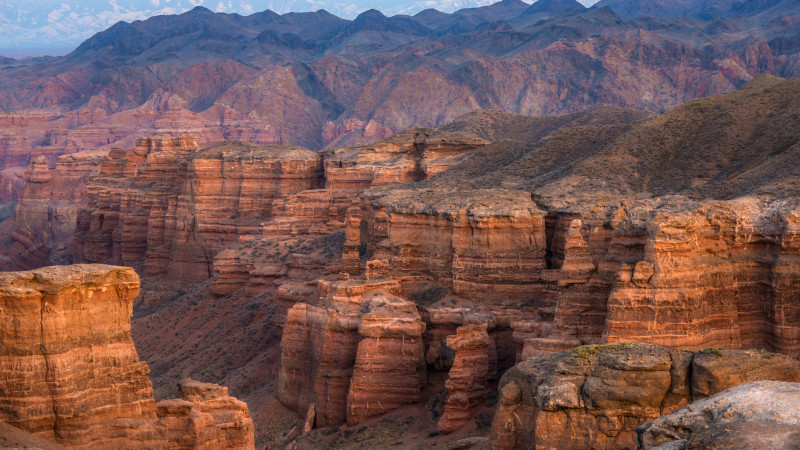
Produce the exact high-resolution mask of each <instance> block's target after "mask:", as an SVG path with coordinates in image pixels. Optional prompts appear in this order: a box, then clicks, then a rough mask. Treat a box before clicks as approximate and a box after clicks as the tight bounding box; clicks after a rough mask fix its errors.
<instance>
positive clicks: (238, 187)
mask: <svg viewBox="0 0 800 450" xmlns="http://www.w3.org/2000/svg"><path fill="white" fill-rule="evenodd" d="M320 169H321V161H320V159H319V156H318V155H317V154H315V153H313V152H310V151H308V150H305V149H300V148H290V147H264V146H256V145H252V144H242V143H236V142H231V143H224V144H219V145H217V146H214V147H210V148H207V149H204V150H199V148H198V144H197V139H196V138H192V137H182V138H177V139H150V140H142V141H140V142H139V144H138V145H137V147H135V148H134V149H132V150H130V151H128V152H122V151H114V152H111V154H110V155H109V157H108V158H107V159H106V160H105V161H104V164H103V168H102V169H101V173H100V176H98V177H97V178H95V180H94V181H93V182H92V184H91V185H90V187H89V201H88V206H87V208H86V209H85V210H83V211H82V212H81V215H80V217H79V219H78V226H77V231H76V244H75V250H76V256H77V257H78V258H81V259H83V260H88V261H112V262H115V261H116V262H121V263H125V264H129V265H133V266H136V267H141V268H142V270H143V272H144V274H145V275H147V276H150V277H153V276H161V275H165V274H166V273H167V272H169V274H170V280H171V281H172V282H188V281H195V282H199V281H205V280H206V279H208V278H210V277H211V275H212V267H211V264H212V262H213V257H214V256H215V255H216V253H217V252H219V251H220V250H222V249H224V248H226V247H227V246H232V245H236V244H238V242H239V238H240V237H245V236H248V235H255V234H258V233H259V232H260V231H261V223H262V222H263V221H265V220H269V219H270V218H271V217H272V209H273V202H274V200H275V199H276V198H280V197H283V196H286V195H289V194H292V193H295V192H299V191H303V190H306V189H309V188H314V187H317V185H318V183H319V182H320ZM126 177H132V179H130V180H129V179H128V178H126ZM222 266H223V265H222V264H220V267H222ZM223 291H226V289H223V288H220V292H223Z"/></svg>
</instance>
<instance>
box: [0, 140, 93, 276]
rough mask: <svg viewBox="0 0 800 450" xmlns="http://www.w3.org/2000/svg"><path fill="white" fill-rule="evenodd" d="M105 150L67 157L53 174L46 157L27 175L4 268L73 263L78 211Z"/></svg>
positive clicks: (64, 157)
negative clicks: (89, 181)
mask: <svg viewBox="0 0 800 450" xmlns="http://www.w3.org/2000/svg"><path fill="white" fill-rule="evenodd" d="M105 154H106V152H105V151H102V150H100V151H83V152H78V153H73V154H70V155H63V156H60V157H59V158H58V160H57V161H56V164H55V167H54V168H53V169H50V168H49V167H48V165H47V160H46V158H45V157H44V156H40V157H38V158H36V159H34V160H33V161H32V162H31V163H30V165H29V166H28V168H27V169H26V170H25V172H24V174H23V177H24V179H25V190H24V191H23V193H22V195H21V197H20V199H19V201H18V202H17V206H16V210H15V215H14V227H13V230H12V232H11V234H10V238H11V242H9V243H8V244H7V247H6V249H7V250H6V251H5V252H4V253H5V254H4V255H0V257H4V258H7V259H6V260H5V261H4V262H3V263H2V264H1V266H2V267H4V268H5V269H6V270H25V269H32V268H36V267H41V266H45V265H48V264H52V263H70V262H72V241H73V235H74V233H75V223H76V220H77V216H78V210H79V209H80V206H81V204H82V203H83V202H84V201H85V199H86V186H87V180H88V178H89V177H91V176H92V175H95V174H96V173H97V172H98V170H99V163H100V161H101V160H102V158H103V157H104V156H105Z"/></svg>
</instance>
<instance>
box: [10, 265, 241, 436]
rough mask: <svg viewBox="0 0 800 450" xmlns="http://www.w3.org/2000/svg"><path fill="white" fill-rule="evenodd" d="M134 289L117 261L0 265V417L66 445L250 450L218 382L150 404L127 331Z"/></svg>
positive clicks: (237, 407)
mask: <svg viewBox="0 0 800 450" xmlns="http://www.w3.org/2000/svg"><path fill="white" fill-rule="evenodd" d="M138 292H139V277H138V276H137V275H136V273H135V272H134V271H133V270H132V269H129V268H123V267H113V266H102V265H75V266H57V267H47V268H43V269H38V270H35V271H32V272H4V273H0V303H2V311H1V312H0V320H2V322H3V326H2V329H3V330H4V333H3V338H2V340H3V342H2V344H3V345H2V346H1V347H0V348H2V352H0V353H2V354H0V372H2V373H3V374H4V376H3V377H2V380H3V381H2V382H0V392H2V393H3V398H2V399H0V420H2V421H4V422H8V423H9V424H11V425H13V426H16V427H19V428H21V429H23V430H26V431H28V432H30V433H32V434H34V435H36V436H39V437H42V438H45V439H48V440H51V441H55V442H57V443H59V444H64V445H67V446H69V447H72V448H98V447H108V448H110V447H114V448H164V447H170V448H247V447H250V448H252V447H253V425H252V420H251V419H250V417H249V413H248V411H247V407H246V406H245V405H244V404H242V403H241V402H238V401H237V400H235V399H232V398H230V397H228V396H227V390H225V388H222V387H219V386H199V387H195V385H194V384H191V383H188V384H183V385H182V390H183V395H182V398H181V399H180V400H176V401H172V403H167V404H164V403H163V402H162V403H159V404H158V405H156V403H155V400H154V399H153V389H152V385H151V383H150V380H149V379H148V377H147V374H148V372H149V369H148V367H147V364H146V363H145V362H143V361H140V360H139V356H138V355H137V353H136V349H135V348H134V345H133V341H132V340H131V335H130V316H131V312H132V306H133V299H134V297H136V295H137V294H138ZM176 402H177V404H176ZM184 424H191V426H189V427H187V426H186V425H184ZM187 433H188V434H187Z"/></svg>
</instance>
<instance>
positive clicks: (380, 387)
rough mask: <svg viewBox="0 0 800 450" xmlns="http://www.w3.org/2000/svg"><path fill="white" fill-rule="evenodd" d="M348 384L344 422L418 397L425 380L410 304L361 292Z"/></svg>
mask: <svg viewBox="0 0 800 450" xmlns="http://www.w3.org/2000/svg"><path fill="white" fill-rule="evenodd" d="M365 301H366V307H367V312H366V313H365V314H364V315H363V316H362V317H361V324H360V325H359V329H358V332H359V334H360V335H361V336H362V338H363V339H362V340H361V342H359V343H358V350H357V352H356V360H355V365H354V366H353V376H352V378H351V379H350V390H349V392H348V394H347V423H348V425H355V424H358V423H361V422H364V421H366V420H368V419H369V418H371V417H374V416H377V415H381V414H383V413H385V412H388V411H391V410H393V409H396V408H398V407H400V406H402V405H406V404H409V403H416V402H418V401H420V399H421V392H422V386H423V384H424V383H425V378H426V375H425V348H424V345H423V343H422V332H423V331H425V324H424V323H423V322H422V320H421V319H420V316H419V312H418V311H417V307H416V305H414V304H413V303H411V302H409V301H406V300H404V299H402V298H399V297H395V296H391V295H386V294H382V293H381V294H377V293H376V294H374V295H371V296H367V297H366V298H365Z"/></svg>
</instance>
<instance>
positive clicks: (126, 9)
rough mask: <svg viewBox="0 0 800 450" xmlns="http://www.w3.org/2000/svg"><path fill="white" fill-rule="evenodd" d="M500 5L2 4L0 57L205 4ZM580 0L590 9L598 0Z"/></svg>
mask: <svg viewBox="0 0 800 450" xmlns="http://www.w3.org/2000/svg"><path fill="white" fill-rule="evenodd" d="M495 1H499V0H0V55H3V56H7V57H13V58H19V57H24V56H41V55H45V54H50V55H60V54H66V53H68V52H69V51H71V50H72V49H74V48H75V47H77V46H78V45H79V44H80V43H81V42H83V41H84V40H86V39H88V38H90V37H91V36H92V35H94V34H95V33H97V32H98V31H102V30H105V29H107V28H109V27H110V26H111V25H114V24H115V23H117V22H119V21H121V20H123V21H126V22H132V21H134V20H143V19H146V18H148V17H152V16H155V15H160V14H180V13H182V12H185V11H187V10H189V9H192V8H194V7H195V6H200V5H202V6H204V7H206V8H208V9H210V10H212V11H217V12H229V13H234V12H235V13H238V14H242V15H249V14H253V13H255V12H259V11H264V10H265V9H271V10H272V11H275V12H277V13H280V14H283V13H287V12H302V11H316V10H318V9H325V10H327V11H329V12H331V13H333V14H336V15H337V16H339V17H343V18H346V19H352V18H353V17H355V16H357V15H358V14H359V13H361V12H363V11H365V10H367V9H370V8H375V9H378V10H380V11H382V12H383V13H384V14H386V15H389V16H391V15H394V14H414V13H417V12H419V11H422V10H423V9H427V8H435V9H438V10H440V11H444V12H453V11H456V10H458V9H461V8H471V7H475V6H485V5H489V4H491V3H494V2H495ZM523 1H527V2H529V3H531V2H532V1H533V0H523ZM579 1H580V2H581V3H583V4H584V5H587V6H590V5H591V4H593V3H596V2H597V0H579Z"/></svg>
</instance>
